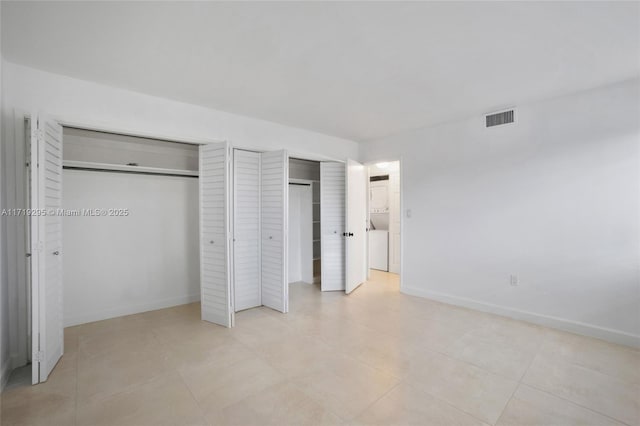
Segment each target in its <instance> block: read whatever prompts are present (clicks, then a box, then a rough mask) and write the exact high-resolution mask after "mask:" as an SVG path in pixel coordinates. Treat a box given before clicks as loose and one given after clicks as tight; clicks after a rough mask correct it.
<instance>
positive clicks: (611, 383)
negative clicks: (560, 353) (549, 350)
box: [522, 356, 640, 425]
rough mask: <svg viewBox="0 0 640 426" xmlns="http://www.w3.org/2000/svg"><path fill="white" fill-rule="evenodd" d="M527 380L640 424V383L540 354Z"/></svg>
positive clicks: (539, 387) (554, 392) (535, 386)
mask: <svg viewBox="0 0 640 426" xmlns="http://www.w3.org/2000/svg"><path fill="white" fill-rule="evenodd" d="M522 382H523V383H525V384H527V385H530V386H532V387H534V388H537V389H541V390H543V391H546V392H549V393H551V394H553V395H556V396H559V397H561V398H565V399H568V400H569V401H572V402H574V403H576V404H578V405H581V406H583V407H588V408H590V409H592V410H594V411H597V412H599V413H602V414H605V415H607V416H609V417H613V418H614V419H617V420H620V421H622V422H624V423H627V424H630V425H635V424H640V386H638V385H633V384H629V383H626V382H623V381H621V380H619V379H617V378H615V377H612V376H608V375H605V374H602V373H600V372H598V371H595V370H591V369H588V368H585V367H582V366H579V365H576V364H570V363H567V362H566V361H565V360H564V359H562V358H557V357H553V358H548V357H546V356H537V357H536V359H535V360H534V361H533V364H532V365H531V367H530V368H529V370H528V371H527V374H526V375H525V376H524V378H523V380H522Z"/></svg>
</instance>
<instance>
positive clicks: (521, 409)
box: [497, 385, 622, 426]
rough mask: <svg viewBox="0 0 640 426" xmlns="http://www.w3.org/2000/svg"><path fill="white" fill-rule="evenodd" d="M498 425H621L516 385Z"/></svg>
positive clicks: (550, 396) (558, 399)
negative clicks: (515, 389) (516, 387)
mask: <svg viewBox="0 0 640 426" xmlns="http://www.w3.org/2000/svg"><path fill="white" fill-rule="evenodd" d="M497 424H498V425H499V426H539V425H563V426H578V425H580V426H616V425H618V426H621V425H622V423H619V422H616V421H615V420H613V419H610V418H608V417H605V416H603V415H600V414H598V413H595V412H593V411H591V410H587V409H586V408H583V407H580V406H578V405H576V404H573V403H571V402H569V401H567V400H564V399H561V398H557V397H555V396H553V395H550V394H548V393H545V392H541V391H539V390H536V389H533V388H530V387H528V386H525V385H520V387H518V390H517V391H516V393H515V394H514V395H513V398H511V401H509V404H507V408H506V409H505V410H504V413H503V414H502V416H501V417H500V420H498V423H497Z"/></svg>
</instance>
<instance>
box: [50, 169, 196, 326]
mask: <svg viewBox="0 0 640 426" xmlns="http://www.w3.org/2000/svg"><path fill="white" fill-rule="evenodd" d="M198 205H199V204H198V179H195V178H189V177H172V176H151V175H140V174H129V173H111V172H93V171H82V170H64V173H63V192H62V207H63V208H64V209H83V208H85V209H86V208H91V209H100V208H104V209H110V208H127V209H129V215H128V216H122V217H116V216H113V217H101V216H98V217H90V216H86V217H75V216H67V217H65V218H63V229H64V233H63V241H62V243H63V271H64V325H65V327H67V326H70V325H76V324H82V323H85V322H90V321H97V320H101V319H106V318H113V317H116V316H121V315H127V314H132V313H136V312H143V311H147V310H152V309H160V308H164V307H167V306H174V305H179V304H183V303H188V302H193V301H197V300H200V277H199V271H200V261H199V249H198V247H199V238H200V237H199V232H198Z"/></svg>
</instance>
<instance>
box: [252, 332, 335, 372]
mask: <svg viewBox="0 0 640 426" xmlns="http://www.w3.org/2000/svg"><path fill="white" fill-rule="evenodd" d="M257 354H258V355H259V356H260V357H261V358H263V359H265V360H266V361H267V362H268V363H269V364H270V365H271V366H272V367H274V368H275V369H276V370H277V371H278V372H280V373H281V374H282V375H284V376H285V377H287V378H294V377H300V376H305V375H308V374H311V373H312V372H313V371H315V370H318V369H319V368H322V366H323V365H324V364H326V363H327V362H330V360H332V359H335V358H336V357H338V356H339V355H337V354H336V352H335V350H334V349H333V348H331V347H330V346H329V345H327V344H325V343H324V342H322V341H319V340H318V339H314V338H311V337H305V336H302V335H300V336H295V337H291V338H288V339H286V340H283V341H277V342H272V343H268V344H265V345H263V346H262V347H261V348H260V350H259V351H257Z"/></svg>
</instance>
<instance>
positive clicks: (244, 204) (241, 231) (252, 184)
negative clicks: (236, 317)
mask: <svg viewBox="0 0 640 426" xmlns="http://www.w3.org/2000/svg"><path fill="white" fill-rule="evenodd" d="M233 187H234V191H233V204H234V208H233V211H234V217H233V229H234V232H233V265H234V267H233V278H234V283H235V285H234V299H235V304H234V308H235V311H236V312H238V311H241V310H243V309H249V308H253V307H256V306H260V305H261V304H262V303H261V301H260V153H258V152H250V151H242V150H239V149H235V150H234V151H233Z"/></svg>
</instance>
